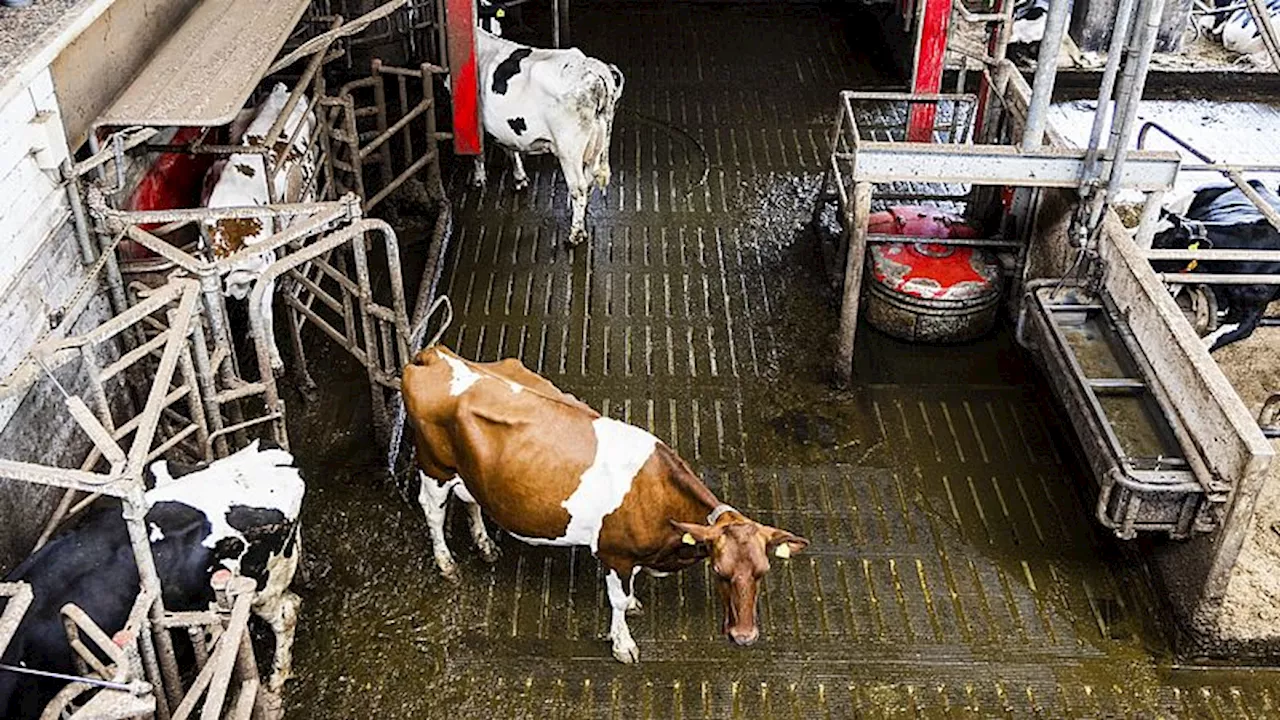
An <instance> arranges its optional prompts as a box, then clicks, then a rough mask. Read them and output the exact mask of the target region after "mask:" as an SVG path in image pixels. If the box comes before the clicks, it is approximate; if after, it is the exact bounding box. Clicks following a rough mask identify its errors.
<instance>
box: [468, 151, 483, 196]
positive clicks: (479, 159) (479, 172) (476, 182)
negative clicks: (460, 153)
mask: <svg viewBox="0 0 1280 720" xmlns="http://www.w3.org/2000/svg"><path fill="white" fill-rule="evenodd" d="M485 181H486V177H485V173H484V155H477V156H476V160H475V172H473V173H472V174H471V186H472V187H478V188H479V187H484V184H485Z"/></svg>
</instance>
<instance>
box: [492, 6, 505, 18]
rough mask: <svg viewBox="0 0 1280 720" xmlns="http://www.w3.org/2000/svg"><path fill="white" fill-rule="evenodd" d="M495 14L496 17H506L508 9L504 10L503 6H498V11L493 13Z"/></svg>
mask: <svg viewBox="0 0 1280 720" xmlns="http://www.w3.org/2000/svg"><path fill="white" fill-rule="evenodd" d="M493 16H494V17H499V18H504V17H506V16H507V11H506V10H503V9H502V8H498V12H496V13H494V14H493Z"/></svg>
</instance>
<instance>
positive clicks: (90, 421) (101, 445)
mask: <svg viewBox="0 0 1280 720" xmlns="http://www.w3.org/2000/svg"><path fill="white" fill-rule="evenodd" d="M66 405H67V411H68V412H70V413H71V417H72V418H73V419H74V420H75V421H76V424H78V425H79V426H80V429H82V430H84V432H85V434H86V435H88V436H89V439H90V440H92V441H93V444H94V446H95V447H97V448H98V451H99V452H101V453H102V455H103V457H105V458H106V459H107V462H109V463H111V468H112V474H115V472H116V471H117V470H119V468H120V467H121V466H122V465H123V464H124V461H125V457H124V450H123V449H121V447H120V446H119V445H117V444H116V441H115V438H113V437H111V432H110V431H109V430H107V428H105V427H103V425H102V423H101V422H99V421H98V418H97V416H95V415H94V414H93V412H92V411H91V410H89V406H88V405H85V404H84V401H83V400H81V399H80V398H78V397H76V396H75V395H71V396H69V397H67V398H66Z"/></svg>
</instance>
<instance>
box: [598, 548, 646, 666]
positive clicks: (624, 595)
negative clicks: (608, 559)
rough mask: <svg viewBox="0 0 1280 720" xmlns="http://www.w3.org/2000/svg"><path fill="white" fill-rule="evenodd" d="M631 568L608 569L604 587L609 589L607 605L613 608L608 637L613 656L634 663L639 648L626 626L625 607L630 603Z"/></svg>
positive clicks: (638, 657)
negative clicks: (610, 641)
mask: <svg viewBox="0 0 1280 720" xmlns="http://www.w3.org/2000/svg"><path fill="white" fill-rule="evenodd" d="M624 578H625V579H624ZM631 578H632V575H631V570H630V569H624V570H622V571H619V570H617V569H614V568H610V569H609V573H608V574H607V575H605V576H604V584H605V587H606V588H607V589H608V591H609V606H610V607H611V608H613V616H612V618H611V620H610V623H609V639H610V640H612V641H613V656H614V657H615V658H617V659H618V662H623V663H628V664H629V663H634V662H639V660H640V648H639V647H637V646H636V641H635V640H633V639H632V638H631V628H629V627H627V608H629V607H630V605H631V600H632V598H631V588H632V582H631Z"/></svg>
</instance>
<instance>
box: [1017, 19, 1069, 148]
mask: <svg viewBox="0 0 1280 720" xmlns="http://www.w3.org/2000/svg"><path fill="white" fill-rule="evenodd" d="M1070 12H1071V0H1052V2H1051V3H1050V5H1049V17H1048V19H1047V20H1046V21H1045V27H1044V38H1042V39H1041V40H1040V55H1039V56H1038V57H1037V58H1036V74H1035V78H1034V81H1033V83H1032V86H1031V103H1030V105H1029V106H1028V107H1027V124H1026V126H1025V127H1023V129H1022V149H1023V150H1034V149H1036V148H1039V147H1040V145H1041V143H1043V142H1044V130H1045V125H1046V122H1047V118H1048V116H1049V103H1050V102H1051V101H1052V100H1053V83H1054V80H1055V79H1056V77H1057V74H1058V54H1059V53H1060V52H1061V51H1062V39H1063V38H1064V37H1065V36H1066V33H1067V14H1068V13H1070Z"/></svg>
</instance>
